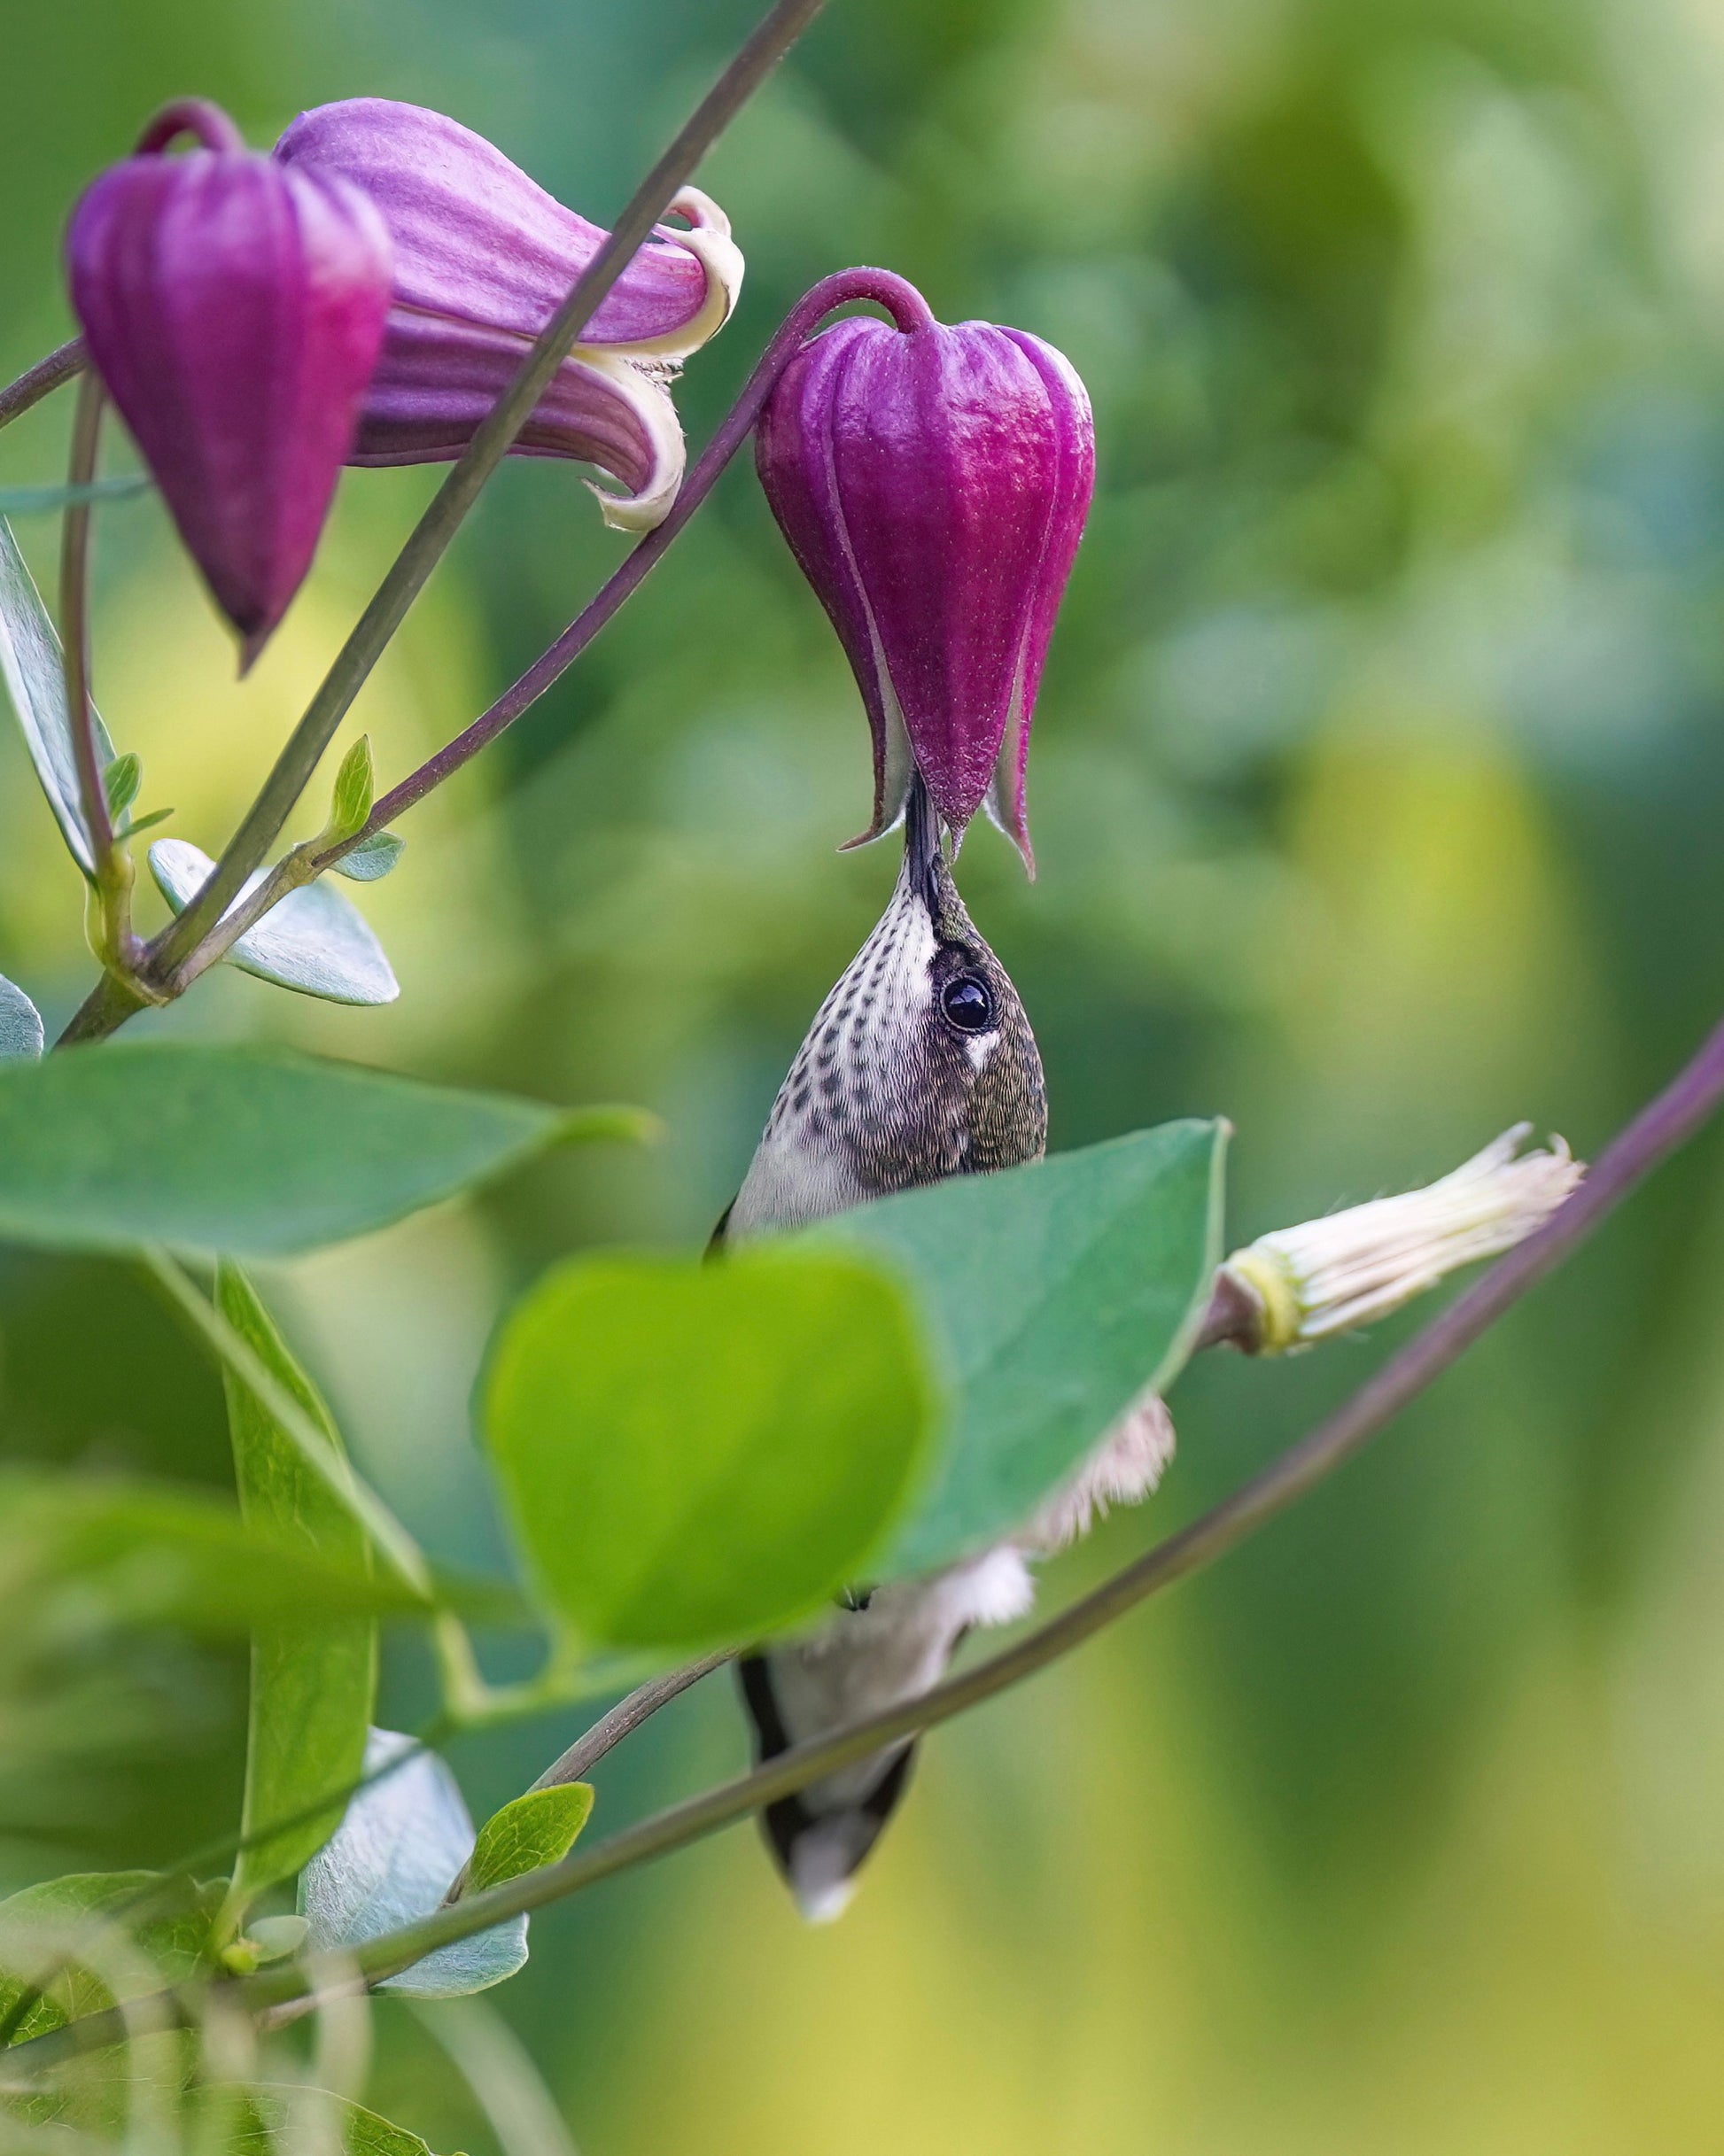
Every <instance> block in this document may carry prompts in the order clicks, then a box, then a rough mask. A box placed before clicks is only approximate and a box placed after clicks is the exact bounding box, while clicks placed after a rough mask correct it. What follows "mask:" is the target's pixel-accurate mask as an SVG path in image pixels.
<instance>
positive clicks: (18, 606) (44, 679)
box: [0, 516, 113, 876]
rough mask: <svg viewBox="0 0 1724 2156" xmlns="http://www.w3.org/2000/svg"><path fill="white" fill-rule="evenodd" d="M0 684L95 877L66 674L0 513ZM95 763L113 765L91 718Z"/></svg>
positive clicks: (70, 842) (102, 732)
mask: <svg viewBox="0 0 1724 2156" xmlns="http://www.w3.org/2000/svg"><path fill="white" fill-rule="evenodd" d="M0 679H4V682H5V685H6V694H7V695H8V696H9V697H10V699H11V700H12V710H14V711H15V712H16V713H17V715H18V723H19V725H20V726H21V727H22V728H23V730H24V742H25V746H26V748H28V750H29V752H30V761H31V763H32V764H35V773H36V777H37V779H39V780H40V781H41V783H42V790H43V793H44V794H46V795H47V796H48V805H49V807H50V809H51V810H53V811H54V820H55V821H56V822H57V823H58V825H59V827H60V834H61V836H62V837H63V838H64V839H65V841H66V848H67V850H68V851H69V852H70V854H71V856H72V857H73V859H74V861H75V862H76V863H77V864H78V865H79V867H80V868H81V869H82V871H83V872H84V873H85V875H86V876H89V875H91V874H93V873H94V872H95V859H96V855H95V849H94V848H93V847H92V846H91V844H90V839H89V832H88V831H87V830H86V829H85V827H84V813H83V808H82V803H81V799H80V795H79V791H78V762H77V757H76V756H75V754H74V750H73V747H72V725H71V720H70V718H69V717H68V716H67V711H66V670H65V668H64V667H63V666H62V664H61V663H60V640H59V638H58V636H57V635H56V634H55V633H54V624H53V623H52V621H50V618H49V615H48V609H47V608H46V607H44V606H43V603H42V594H41V593H39V592H38V591H37V589H36V587H35V579H34V578H32V576H31V575H30V571H29V569H28V567H27V564H26V562H25V560H24V556H23V555H21V554H20V553H19V551H18V541H17V540H16V539H14V538H13V537H12V526H11V525H10V524H9V523H7V522H6V521H5V519H4V516H0ZM96 755H97V762H98V764H101V765H102V766H103V768H104V769H105V768H106V766H107V765H108V764H112V763H113V742H112V741H110V740H109V739H108V735H107V729H106V728H105V726H104V725H103V724H102V721H101V719H100V717H97V720H96Z"/></svg>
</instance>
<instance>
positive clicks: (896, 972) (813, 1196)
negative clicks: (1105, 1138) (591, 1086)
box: [726, 780, 1047, 1235]
mask: <svg viewBox="0 0 1724 2156" xmlns="http://www.w3.org/2000/svg"><path fill="white" fill-rule="evenodd" d="M1046 1137H1047V1102H1046V1098H1045V1096H1044V1092H1043V1088H1042V1059H1041V1057H1040V1056H1039V1055H1038V1054H1037V1049H1036V1036H1035V1035H1034V1034H1032V1033H1031V1031H1030V1030H1029V1020H1028V1019H1027V1018H1026V1017H1025V1015H1024V1009H1023V1005H1022V1004H1021V1003H1020V1002H1019V1000H1018V992H1017V990H1016V989H1014V988H1013V985H1012V982H1011V979H1010V977H1009V976H1008V974H1007V973H1006V969H1005V967H1004V966H1002V965H1001V964H1000V962H999V960H998V958H995V956H994V954H993V952H992V951H991V950H989V948H988V946H987V944H986V943H985V942H983V941H982V937H981V936H980V935H978V934H977V933H976V930H975V924H974V923H973V922H972V921H971V919H970V917H969V915H968V914H967V912H966V911H965V910H964V902H963V900H962V899H961V898H959V896H958V887H957V885H956V884H955V883H954V882H953V881H952V877H951V869H950V867H949V866H948V865H947V863H946V859H945V856H944V853H943V852H942V850H941V848H940V841H939V826H938V823H937V821H936V818H935V815H934V812H933V810H932V809H931V807H930V806H929V803H928V796H927V794H926V793H925V791H924V790H923V787H922V786H921V783H920V780H918V781H917V782H916V783H915V784H914V785H913V786H912V790H911V798H910V804H909V808H908V810H907V813H906V819H905V849H904V867H903V869H902V871H901V872H900V873H899V876H898V880H897V888H896V889H895V890H894V891H893V893H892V898H891V903H890V904H889V905H888V907H887V909H886V911H885V912H884V913H883V914H882V915H881V919H880V922H879V925H878V926H877V927H876V928H875V929H874V934H873V935H871V936H870V937H869V938H868V940H867V942H866V943H865V944H864V945H863V946H862V948H861V950H859V951H858V953H857V955H856V957H855V958H854V959H852V961H851V962H850V966H848V968H847V969H846V970H845V972H844V973H843V977H842V978H841V979H840V981H838V984H837V986H836V987H835V989H833V991H832V993H831V994H830V995H829V996H828V997H827V999H826V1001H825V1002H824V1003H823V1004H821V1005H820V1008H819V1014H818V1015H817V1016H816V1018H815V1020H814V1023H813V1025H812V1027H811V1028H809V1032H808V1037H807V1039H806V1040H805V1041H804V1043H803V1044H802V1047H801V1048H800V1050H798V1051H797V1054H796V1061H795V1062H794V1063H793V1064H792V1065H791V1066H790V1074H789V1075H788V1077H787V1078H786V1079H785V1081H784V1083H783V1085H782V1086H781V1087H780V1089H779V1096H778V1098H777V1100H776V1101H775V1102H774V1103H773V1112H772V1115H771V1117H770V1118H769V1120H768V1121H767V1124H766V1130H765V1136H763V1137H762V1139H761V1141H760V1144H759V1148H758V1150H757V1152H756V1153H755V1157H754V1161H753V1164H752V1165H751V1167H749V1173H748V1175H747V1177H746V1179H745V1180H744V1182H743V1184H742V1190H741V1192H740V1194H739V1195H738V1197H737V1199H736V1203H735V1204H734V1206H733V1207H732V1208H731V1211H730V1214H729V1215H728V1219H727V1222H726V1229H727V1232H728V1233H729V1234H731V1235H742V1234H746V1233H749V1232H757V1231H759V1230H761V1229H772V1228H789V1227H795V1226H797V1225H799V1224H800V1223H801V1222H803V1221H812V1220H819V1219H821V1218H823V1217H824V1216H825V1215H826V1214H831V1213H840V1212H843V1210H845V1208H846V1207H848V1206H854V1205H858V1204H860V1203H861V1202H862V1200H863V1199H865V1198H881V1197H884V1196H886V1195H887V1194H888V1193H889V1192H890V1191H893V1190H910V1189H912V1188H913V1187H914V1186H916V1185H917V1184H920V1183H937V1182H939V1181H940V1180H941V1179H942V1178H943V1177H944V1176H947V1175H966V1174H971V1173H975V1172H979V1171H982V1170H986V1169H990V1168H998V1167H1016V1166H1017V1165H1018V1164H1019V1163H1020V1162H1021V1161H1024V1160H1034V1159H1038V1158H1039V1157H1040V1154H1041V1152H1042V1149H1043V1146H1044V1144H1045V1142H1046Z"/></svg>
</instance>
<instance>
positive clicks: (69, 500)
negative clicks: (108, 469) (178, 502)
mask: <svg viewBox="0 0 1724 2156" xmlns="http://www.w3.org/2000/svg"><path fill="white" fill-rule="evenodd" d="M148 492H150V482H149V480H148V479H147V478H145V477H144V474H143V473H142V472H133V473H128V474H124V475H121V476H120V477H115V478H112V479H88V480H86V481H84V482H83V484H82V485H78V486H66V485H59V486H6V487H0V516H50V515H58V512H59V511H60V510H61V509H74V508H81V507H84V506H86V505H89V504H93V503H96V502H101V501H130V500H136V497H137V496H138V495H140V494H147V493H148Z"/></svg>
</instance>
